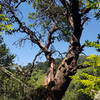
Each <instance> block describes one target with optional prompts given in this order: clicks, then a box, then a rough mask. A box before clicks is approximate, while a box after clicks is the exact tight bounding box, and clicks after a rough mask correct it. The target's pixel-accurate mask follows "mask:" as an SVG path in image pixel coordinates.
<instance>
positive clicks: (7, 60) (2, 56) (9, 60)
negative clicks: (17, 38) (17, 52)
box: [0, 36, 15, 67]
mask: <svg viewBox="0 0 100 100" xmlns="http://www.w3.org/2000/svg"><path fill="white" fill-rule="evenodd" d="M14 58H15V56H14V55H12V54H10V52H9V49H8V48H7V47H6V45H5V43H4V42H3V38H2V37H1V36H0V65H2V66H6V67H7V66H9V65H11V64H13V59H14Z"/></svg>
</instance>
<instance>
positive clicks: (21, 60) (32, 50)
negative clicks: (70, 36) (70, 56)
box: [3, 4, 100, 65]
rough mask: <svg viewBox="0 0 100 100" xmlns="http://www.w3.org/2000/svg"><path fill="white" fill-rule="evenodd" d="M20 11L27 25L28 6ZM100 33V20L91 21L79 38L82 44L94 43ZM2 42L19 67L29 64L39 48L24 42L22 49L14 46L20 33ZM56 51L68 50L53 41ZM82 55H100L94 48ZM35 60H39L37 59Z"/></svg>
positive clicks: (21, 35) (65, 44)
mask: <svg viewBox="0 0 100 100" xmlns="http://www.w3.org/2000/svg"><path fill="white" fill-rule="evenodd" d="M20 9H21V10H23V11H24V12H23V20H25V21H26V23H29V21H28V20H27V16H28V12H32V10H31V9H30V7H29V6H26V5H25V4H24V5H22V6H21V7H20ZM98 33H100V20H98V21H97V20H95V19H92V20H91V21H89V22H88V23H87V24H85V26H84V30H83V34H82V37H81V43H82V44H83V43H84V41H85V40H90V41H95V40H96V39H97V38H96V37H97V34H98ZM3 36H4V41H5V43H6V44H7V47H8V48H9V49H10V52H11V53H12V54H15V55H16V58H15V60H14V62H15V63H17V64H19V65H26V64H27V63H29V62H32V61H33V58H34V56H35V54H36V53H37V52H38V50H39V48H38V47H37V46H36V45H33V46H32V44H31V43H30V42H29V41H26V42H25V44H24V45H23V46H22V47H19V46H15V45H13V43H14V42H15V41H17V40H18V39H20V38H22V37H23V36H24V34H21V33H15V34H13V35H5V34H3ZM54 45H55V47H56V49H58V50H60V51H61V52H64V51H66V50H67V49H68V44H67V43H64V42H63V41H62V42H57V41H55V43H54ZM84 53H85V54H86V55H90V54H97V55H100V54H99V53H98V52H97V51H96V50H95V49H94V48H85V49H84ZM37 60H40V59H39V58H38V59H37ZM40 61H45V58H41V60H40Z"/></svg>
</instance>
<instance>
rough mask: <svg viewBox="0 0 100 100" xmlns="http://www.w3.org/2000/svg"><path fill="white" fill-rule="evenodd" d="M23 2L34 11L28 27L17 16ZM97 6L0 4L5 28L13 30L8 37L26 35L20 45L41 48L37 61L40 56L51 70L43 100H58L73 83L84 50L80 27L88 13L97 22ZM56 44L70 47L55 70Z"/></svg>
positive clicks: (69, 1)
mask: <svg viewBox="0 0 100 100" xmlns="http://www.w3.org/2000/svg"><path fill="white" fill-rule="evenodd" d="M25 2H26V4H27V2H28V3H29V4H30V6H31V5H32V7H33V9H32V10H33V13H30V14H29V19H31V20H32V22H33V23H31V24H30V25H29V26H28V25H27V23H25V22H24V21H23V20H21V18H20V17H19V16H18V15H19V14H18V13H20V11H19V10H20V6H21V5H22V3H25ZM99 3H100V2H99V0H95V1H93V0H82V1H81V0H57V1H55V0H33V1H31V0H15V1H13V0H1V1H0V4H1V5H2V9H4V13H5V14H6V15H7V17H8V18H9V21H8V23H7V24H13V26H14V28H13V29H12V30H10V31H8V33H10V34H12V33H14V32H21V33H25V34H26V35H27V37H26V38H24V39H22V40H21V41H23V40H27V39H28V40H30V41H31V42H32V43H33V44H36V45H37V46H38V47H39V48H40V52H39V53H38V54H37V55H36V57H37V56H39V55H40V54H42V53H43V54H44V56H45V57H46V59H47V60H48V62H49V68H50V69H49V72H48V74H47V77H46V80H45V86H44V87H45V90H46V91H48V92H46V93H47V95H45V96H43V100H61V98H62V97H63V95H64V93H65V91H66V90H67V88H68V86H69V84H70V82H71V80H72V79H71V77H70V76H71V75H74V74H75V73H76V71H77V69H78V67H77V60H78V58H79V54H80V53H81V52H82V51H83V48H84V45H82V44H80V38H81V36H82V32H83V29H84V27H83V26H84V24H85V23H86V22H87V21H88V19H89V14H90V12H93V13H95V16H96V17H97V18H98V19H99V13H100V9H99V5H100V4H99ZM22 12H23V11H22ZM16 24H17V27H16ZM55 40H58V41H59V40H64V41H65V42H69V44H70V45H69V49H68V51H66V52H67V53H66V55H65V56H64V57H63V60H62V61H61V63H60V65H59V66H58V68H57V69H56V68H55V66H56V61H55V57H54V53H56V52H59V51H57V50H55V49H54V48H53V45H54V42H55ZM59 53H60V52H59ZM35 59H36V58H35ZM35 59H34V61H35ZM33 66H34V62H33Z"/></svg>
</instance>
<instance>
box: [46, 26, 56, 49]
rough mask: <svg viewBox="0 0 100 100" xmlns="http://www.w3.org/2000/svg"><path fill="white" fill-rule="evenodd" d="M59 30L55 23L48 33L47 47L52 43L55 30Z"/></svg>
mask: <svg viewBox="0 0 100 100" xmlns="http://www.w3.org/2000/svg"><path fill="white" fill-rule="evenodd" d="M57 30H58V27H57V26H56V25H54V26H53V27H52V28H51V30H49V35H48V41H47V45H46V47H47V48H49V47H50V45H51V44H52V35H53V34H54V32H55V31H57Z"/></svg>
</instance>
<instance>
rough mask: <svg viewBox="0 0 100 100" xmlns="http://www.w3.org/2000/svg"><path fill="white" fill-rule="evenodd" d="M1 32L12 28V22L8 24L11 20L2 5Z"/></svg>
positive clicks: (0, 9)
mask: <svg viewBox="0 0 100 100" xmlns="http://www.w3.org/2000/svg"><path fill="white" fill-rule="evenodd" d="M0 12H1V13H0V33H2V32H3V31H9V30H12V28H11V26H12V25H11V24H7V23H6V22H7V21H8V20H9V19H8V18H7V17H6V15H5V14H3V11H2V6H1V5H0Z"/></svg>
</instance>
